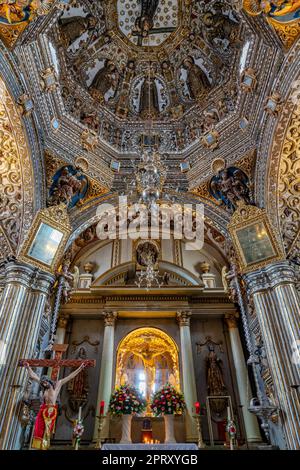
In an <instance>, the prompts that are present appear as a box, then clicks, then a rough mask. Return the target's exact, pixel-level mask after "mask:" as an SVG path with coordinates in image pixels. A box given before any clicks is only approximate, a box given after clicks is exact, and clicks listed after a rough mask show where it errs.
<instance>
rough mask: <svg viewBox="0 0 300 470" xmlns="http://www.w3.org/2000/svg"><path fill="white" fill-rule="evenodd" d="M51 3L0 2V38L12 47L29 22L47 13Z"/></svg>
mask: <svg viewBox="0 0 300 470" xmlns="http://www.w3.org/2000/svg"><path fill="white" fill-rule="evenodd" d="M53 3H54V0H1V1H0V38H1V39H3V41H4V42H5V43H6V44H7V45H8V46H13V45H14V43H15V42H16V40H17V39H18V37H19V35H20V34H21V33H22V32H23V31H24V30H25V28H26V27H27V26H28V24H29V23H30V21H32V20H33V19H34V18H36V17H37V16H40V15H45V14H47V13H49V11H50V9H51V6H52V4H53ZM62 3H63V2H62Z"/></svg>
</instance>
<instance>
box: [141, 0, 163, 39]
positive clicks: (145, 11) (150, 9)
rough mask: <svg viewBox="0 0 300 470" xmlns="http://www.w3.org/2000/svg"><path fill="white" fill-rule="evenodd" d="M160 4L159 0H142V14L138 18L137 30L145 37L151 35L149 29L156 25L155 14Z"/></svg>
mask: <svg viewBox="0 0 300 470" xmlns="http://www.w3.org/2000/svg"><path fill="white" fill-rule="evenodd" d="M158 4H159V0H141V7H142V10H141V15H140V16H139V17H138V18H137V20H136V22H135V26H136V29H137V31H140V32H141V34H142V36H143V37H147V36H148V35H149V31H151V29H153V26H154V21H153V19H154V16H155V13H156V10H157V7H158Z"/></svg>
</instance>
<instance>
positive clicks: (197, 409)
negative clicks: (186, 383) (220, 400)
mask: <svg viewBox="0 0 300 470" xmlns="http://www.w3.org/2000/svg"><path fill="white" fill-rule="evenodd" d="M195 411H196V415H200V403H199V402H198V401H197V402H196V403H195Z"/></svg>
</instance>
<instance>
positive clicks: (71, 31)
mask: <svg viewBox="0 0 300 470" xmlns="http://www.w3.org/2000/svg"><path fill="white" fill-rule="evenodd" d="M96 24H97V19H96V18H94V17H93V16H92V15H91V14H89V15H87V16H85V17H84V16H72V17H67V18H60V20H59V25H60V32H61V36H62V40H63V43H64V45H65V46H66V47H70V46H71V44H73V43H74V42H75V41H77V39H79V38H80V37H81V36H82V35H83V34H84V33H85V32H86V31H92V30H93V29H94V28H95V26H96Z"/></svg>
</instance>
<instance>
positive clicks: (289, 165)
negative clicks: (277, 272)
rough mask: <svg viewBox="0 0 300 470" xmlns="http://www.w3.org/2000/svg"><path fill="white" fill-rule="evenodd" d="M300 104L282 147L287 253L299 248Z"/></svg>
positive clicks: (282, 206)
mask: <svg viewBox="0 0 300 470" xmlns="http://www.w3.org/2000/svg"><path fill="white" fill-rule="evenodd" d="M299 129H300V106H298V108H296V109H295V110H294V112H293V113H292V115H291V119H290V123H289V127H288V130H287V132H286V136H285V141H284V144H283V147H282V153H281V161H280V170H279V189H278V192H279V194H278V196H279V197H278V204H279V206H278V210H279V218H280V225H281V231H282V234H283V240H284V245H285V249H286V251H287V254H288V255H290V254H292V252H293V251H294V250H295V248H296V249H297V245H298V248H299V238H300V153H299V152H300V131H299Z"/></svg>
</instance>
